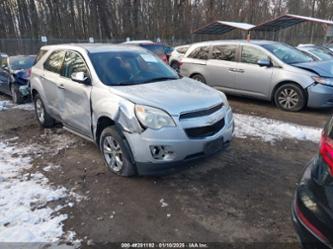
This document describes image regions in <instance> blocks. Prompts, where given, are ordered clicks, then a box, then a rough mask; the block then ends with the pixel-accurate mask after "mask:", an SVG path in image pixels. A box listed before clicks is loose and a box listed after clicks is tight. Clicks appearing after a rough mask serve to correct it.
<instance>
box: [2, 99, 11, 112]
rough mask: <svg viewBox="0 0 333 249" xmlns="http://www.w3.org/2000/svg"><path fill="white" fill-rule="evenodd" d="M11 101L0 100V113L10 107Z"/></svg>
mask: <svg viewBox="0 0 333 249" xmlns="http://www.w3.org/2000/svg"><path fill="white" fill-rule="evenodd" d="M11 103H12V102H11V101H9V100H1V101H0V111H3V110H6V109H7V108H8V107H9V106H10V105H11Z"/></svg>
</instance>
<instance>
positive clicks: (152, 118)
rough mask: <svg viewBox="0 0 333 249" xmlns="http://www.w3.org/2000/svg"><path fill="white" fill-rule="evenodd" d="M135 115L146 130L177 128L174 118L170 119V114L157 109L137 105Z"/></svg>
mask: <svg viewBox="0 0 333 249" xmlns="http://www.w3.org/2000/svg"><path fill="white" fill-rule="evenodd" d="M135 114H136V116H137V118H138V119H139V121H140V123H141V124H142V125H143V126H144V127H146V128H151V129H156V130H158V129H161V128H163V127H175V126H176V124H175V122H174V121H173V119H172V117H170V115H169V114H168V113H166V112H164V111H162V110H160V109H157V108H153V107H149V106H143V105H136V106H135Z"/></svg>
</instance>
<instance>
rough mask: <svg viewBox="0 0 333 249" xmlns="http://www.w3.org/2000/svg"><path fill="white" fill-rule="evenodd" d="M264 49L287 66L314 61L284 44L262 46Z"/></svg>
mask: <svg viewBox="0 0 333 249" xmlns="http://www.w3.org/2000/svg"><path fill="white" fill-rule="evenodd" d="M262 47H263V48H265V49H267V50H268V51H269V52H271V53H272V54H274V55H275V56H276V57H278V58H279V59H280V60H281V61H283V62H284V63H286V64H289V65H291V64H297V63H305V62H311V61H313V59H312V58H311V57H310V56H308V55H305V54H304V53H302V52H301V51H299V50H297V49H296V48H294V47H292V46H289V45H287V44H284V43H270V44H264V45H262Z"/></svg>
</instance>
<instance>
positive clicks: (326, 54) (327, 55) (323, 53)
mask: <svg viewBox="0 0 333 249" xmlns="http://www.w3.org/2000/svg"><path fill="white" fill-rule="evenodd" d="M304 50H306V51H309V52H310V53H312V54H314V55H315V56H317V57H319V58H320V59H321V60H323V61H326V60H332V59H333V53H332V52H331V51H330V50H329V49H328V48H322V47H309V48H304Z"/></svg>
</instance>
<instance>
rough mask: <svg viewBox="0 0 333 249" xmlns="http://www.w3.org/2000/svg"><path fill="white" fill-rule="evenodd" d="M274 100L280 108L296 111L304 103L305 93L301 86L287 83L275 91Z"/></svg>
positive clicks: (301, 107) (302, 106)
mask: <svg viewBox="0 0 333 249" xmlns="http://www.w3.org/2000/svg"><path fill="white" fill-rule="evenodd" d="M274 102H275V104H276V105H277V106H278V107H279V108H281V109H282V110H285V111H290V112H298V111H300V110H302V109H303V108H304V107H305V105H306V95H305V93H304V91H303V89H302V88H301V87H299V86H298V85H296V84H293V83H288V84H285V85H282V86H280V87H279V88H278V89H277V90H276V91H275V94H274Z"/></svg>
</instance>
